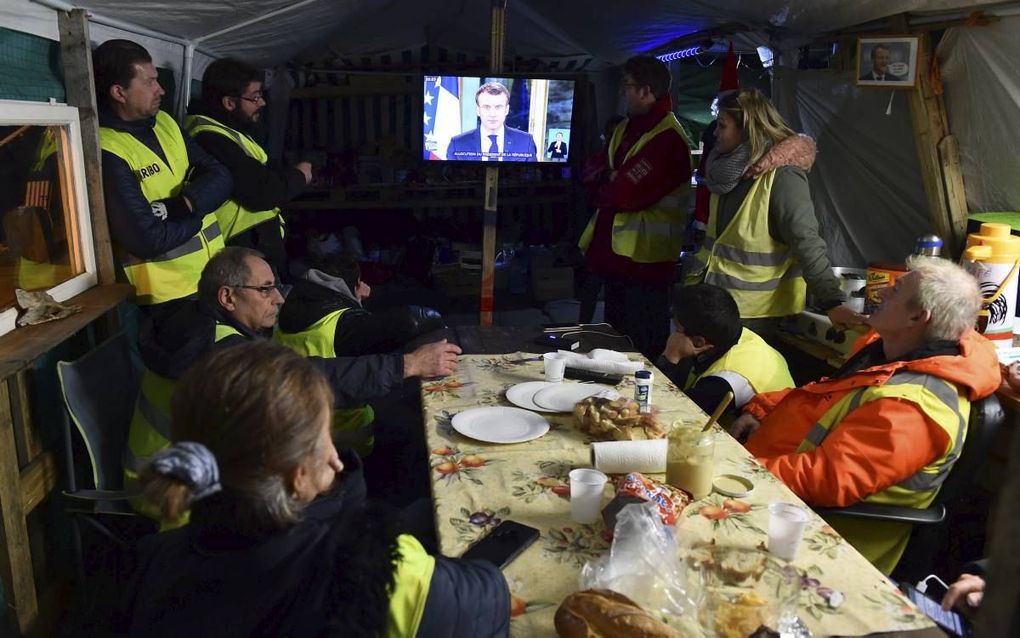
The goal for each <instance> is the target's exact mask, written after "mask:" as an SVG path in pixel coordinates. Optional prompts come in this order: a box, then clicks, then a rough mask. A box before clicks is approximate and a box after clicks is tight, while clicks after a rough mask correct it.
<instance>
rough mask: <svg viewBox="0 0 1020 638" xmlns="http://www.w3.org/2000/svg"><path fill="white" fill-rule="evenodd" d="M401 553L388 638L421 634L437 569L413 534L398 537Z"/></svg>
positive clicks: (395, 573)
mask: <svg viewBox="0 0 1020 638" xmlns="http://www.w3.org/2000/svg"><path fill="white" fill-rule="evenodd" d="M397 554H398V555H399V556H400V558H399V559H397V561H396V564H395V565H394V572H393V592H392V593H391V594H390V607H389V618H388V620H387V623H386V638H405V637H406V636H417V635H418V626H419V625H421V619H422V616H424V615H425V602H426V600H428V594H429V586H430V585H431V583H432V573H433V572H434V571H435V570H436V559H435V558H433V557H432V556H430V555H429V554H428V552H426V551H425V548H424V547H422V546H421V543H419V542H418V539H416V538H415V537H413V536H409V535H407V534H401V535H400V536H398V537H397Z"/></svg>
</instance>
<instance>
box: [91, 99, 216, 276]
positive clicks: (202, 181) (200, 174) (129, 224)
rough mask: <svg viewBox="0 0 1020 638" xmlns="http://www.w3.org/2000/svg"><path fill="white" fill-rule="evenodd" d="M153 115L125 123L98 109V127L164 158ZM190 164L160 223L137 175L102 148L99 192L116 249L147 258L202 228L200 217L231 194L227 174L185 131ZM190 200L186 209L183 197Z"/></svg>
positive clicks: (180, 242) (119, 159) (181, 242)
mask: <svg viewBox="0 0 1020 638" xmlns="http://www.w3.org/2000/svg"><path fill="white" fill-rule="evenodd" d="M155 123H156V118H154V117H153V118H149V119H146V120H139V121H136V122H128V121H126V120H122V119H121V118H119V117H118V116H117V115H116V114H114V113H113V111H111V110H109V109H107V108H102V109H100V111H99V125H100V126H103V127H107V128H111V129H114V130H116V131H123V132H126V133H130V134H131V135H132V136H134V137H135V139H137V140H138V141H140V142H141V143H142V144H145V146H147V147H148V148H149V149H151V150H152V151H153V152H154V153H156V154H157V155H158V156H159V157H160V158H162V159H163V160H164V161H166V154H165V153H164V152H163V149H162V148H161V147H160V145H159V140H158V139H157V138H156V133H155V131H154V130H153V127H154V126H155ZM184 144H185V146H186V147H187V151H188V162H189V165H190V168H189V169H188V175H187V177H186V178H185V184H184V187H183V189H182V190H181V193H180V195H178V196H177V197H171V198H169V199H167V200H164V202H165V203H166V205H167V212H168V217H167V219H166V220H163V221H161V220H160V219H158V218H156V217H155V216H153V214H152V207H151V205H150V203H149V201H148V200H147V199H146V198H145V195H143V194H142V189H141V187H140V186H139V184H138V178H137V177H136V176H135V174H134V173H133V172H132V171H131V169H130V168H129V167H128V165H127V162H125V161H124V160H122V159H121V158H119V157H117V156H116V155H114V154H113V153H110V152H108V151H103V192H104V195H105V198H106V218H107V220H108V221H109V224H110V234H111V235H112V236H113V240H114V241H115V242H117V244H118V247H119V248H122V249H124V250H126V251H127V252H129V253H131V254H132V255H134V256H136V257H139V258H141V259H151V258H152V257H156V256H158V255H161V254H163V253H165V252H166V251H168V250H170V249H172V248H176V247H177V246H180V245H181V244H183V243H184V242H186V241H188V240H189V239H191V238H192V237H194V236H195V233H197V232H198V231H199V229H200V228H201V227H202V217H204V216H205V215H206V214H207V213H211V212H213V211H214V210H216V209H217V208H219V206H220V204H222V203H223V202H224V201H225V200H226V199H227V198H228V197H230V190H231V188H232V183H231V181H230V173H229V172H227V169H226V168H224V167H223V165H222V164H220V163H219V162H217V161H216V160H215V159H214V158H213V157H212V156H211V155H209V154H208V153H206V152H205V151H203V150H202V148H201V147H199V146H198V145H197V144H195V142H194V141H192V139H191V138H190V137H188V135H184ZM184 196H187V198H188V199H189V200H191V204H192V206H193V207H194V210H193V211H191V212H189V211H188V208H187V205H186V204H185V203H184V199H183V197H184Z"/></svg>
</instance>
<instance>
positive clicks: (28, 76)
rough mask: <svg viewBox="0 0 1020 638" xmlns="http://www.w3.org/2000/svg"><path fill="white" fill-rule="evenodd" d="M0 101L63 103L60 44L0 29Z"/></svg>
mask: <svg viewBox="0 0 1020 638" xmlns="http://www.w3.org/2000/svg"><path fill="white" fill-rule="evenodd" d="M0 60H3V64H0V98H3V99H8V100H33V101H36V102H46V101H48V100H49V99H50V98H51V97H52V98H55V99H56V100H57V101H58V102H63V101H64V100H65V97H64V69H63V65H62V64H61V61H60V43H58V42H55V41H53V40H47V39H46V38H41V37H39V36H37V35H31V34H28V33H22V32H20V31H12V30H11V29H5V28H3V27H0Z"/></svg>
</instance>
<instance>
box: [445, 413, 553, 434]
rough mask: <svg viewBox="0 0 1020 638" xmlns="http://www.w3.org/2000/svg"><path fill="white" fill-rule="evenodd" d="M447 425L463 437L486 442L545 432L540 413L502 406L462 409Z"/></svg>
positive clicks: (546, 427)
mask: <svg viewBox="0 0 1020 638" xmlns="http://www.w3.org/2000/svg"><path fill="white" fill-rule="evenodd" d="M451 424H452V425H453V429H454V430H457V431H458V432H460V433H461V434H463V435H464V436H468V437H471V438H472V439H476V440H478V441H485V442H486V443H523V442H524V441H530V440H531V439H537V438H538V437H540V436H542V435H543V434H545V433H546V432H548V431H549V422H548V421H546V420H545V417H543V416H542V415H540V414H535V413H534V412H529V411H528V410H522V409H520V408H507V407H504V406H495V407H489V408H472V409H470V410H464V411H463V412H459V413H457V414H455V415H454V417H453V420H452V421H451Z"/></svg>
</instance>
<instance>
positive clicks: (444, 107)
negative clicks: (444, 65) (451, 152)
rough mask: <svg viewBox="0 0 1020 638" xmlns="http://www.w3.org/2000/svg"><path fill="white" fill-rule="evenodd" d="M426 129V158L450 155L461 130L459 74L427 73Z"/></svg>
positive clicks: (438, 158) (442, 158)
mask: <svg viewBox="0 0 1020 638" xmlns="http://www.w3.org/2000/svg"><path fill="white" fill-rule="evenodd" d="M423 99H424V105H425V108H424V111H425V116H424V117H425V120H424V127H423V128H422V130H423V131H424V133H425V143H424V146H423V147H422V148H423V149H424V152H423V155H424V159H427V160H444V159H446V147H447V146H449V145H450V138H451V137H453V136H454V135H457V134H458V133H460V87H459V86H458V78H456V77H455V76H439V75H426V76H425V95H424V97H423Z"/></svg>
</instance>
